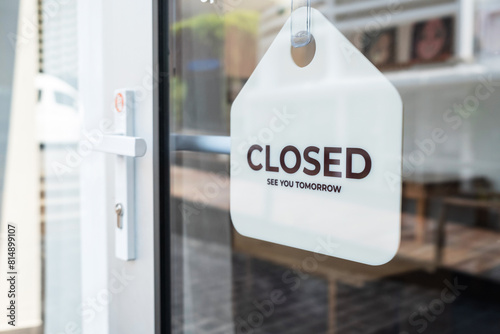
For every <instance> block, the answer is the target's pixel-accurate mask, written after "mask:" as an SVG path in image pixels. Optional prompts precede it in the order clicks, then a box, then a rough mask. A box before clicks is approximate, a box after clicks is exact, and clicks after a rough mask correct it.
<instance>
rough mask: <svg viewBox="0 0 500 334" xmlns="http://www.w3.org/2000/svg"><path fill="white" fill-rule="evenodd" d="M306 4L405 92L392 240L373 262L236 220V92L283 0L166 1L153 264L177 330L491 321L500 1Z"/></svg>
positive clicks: (499, 165) (444, 328)
mask: <svg viewBox="0 0 500 334" xmlns="http://www.w3.org/2000/svg"><path fill="white" fill-rule="evenodd" d="M312 6H313V7H315V8H316V9H318V10H319V11H320V12H321V13H322V14H323V15H324V16H325V17H327V18H328V20H330V21H331V22H332V23H333V24H334V25H335V26H336V27H337V28H338V29H339V30H340V31H341V32H342V33H343V34H344V35H345V36H346V37H347V38H348V39H349V40H350V41H351V43H353V44H354V45H355V46H356V47H357V48H358V49H359V50H360V51H361V52H362V53H363V54H364V55H365V56H366V57H367V58H368V59H369V60H370V61H371V62H372V63H373V64H374V65H375V66H377V68H378V69H380V71H382V73H384V75H385V76H386V77H387V78H388V79H389V80H390V81H391V82H392V84H393V85H394V86H395V87H396V88H397V90H398V91H399V93H400V95H401V97H402V99H403V104H404V125H403V128H404V136H403V137H404V139H403V154H402V159H401V160H402V166H403V169H402V179H403V183H402V187H403V191H402V192H403V194H402V208H401V210H402V212H401V214H402V220H401V242H400V247H399V250H398V252H397V254H396V256H395V257H394V259H393V260H391V261H390V262H389V263H387V264H385V265H382V266H369V265H364V264H359V263H354V262H350V261H346V260H341V259H338V258H334V257H326V256H322V255H319V254H316V253H312V252H307V251H303V250H299V249H295V248H291V247H286V246H283V245H278V244H274V243H269V242H264V241H259V240H256V239H252V238H247V237H244V236H242V235H240V234H239V233H238V232H236V230H235V229H234V227H233V224H232V222H231V219H230V214H229V210H230V202H229V186H230V173H231V167H230V138H229V135H230V117H231V114H230V110H231V105H232V103H233V101H234V100H235V98H236V96H237V95H238V93H239V92H240V90H241V89H242V87H243V86H244V85H245V83H246V82H247V80H248V79H249V77H250V76H251V74H252V72H253V71H254V69H255V67H256V66H257V64H258V63H259V61H260V59H261V58H262V57H263V55H264V54H265V53H266V51H267V50H268V48H269V46H270V45H271V43H272V41H273V40H274V38H275V37H276V35H277V34H278V32H279V31H280V29H281V27H282V26H283V24H284V23H285V21H286V20H287V19H288V17H289V15H290V7H291V6H290V0H284V1H283V0H258V1H245V0H216V1H208V0H207V1H204V0H189V1H187V0H186V1H184V0H182V1H181V0H176V1H170V2H168V4H167V1H163V2H161V4H160V11H159V13H160V20H159V21H160V34H159V35H160V45H159V46H160V48H159V53H160V69H161V70H160V71H161V72H162V73H165V72H167V71H168V73H169V76H168V81H164V82H163V83H162V84H161V85H160V111H166V110H168V115H167V113H166V112H160V124H161V129H160V140H161V143H162V144H160V145H164V146H163V148H160V150H161V153H160V155H161V157H160V166H161V169H160V170H161V172H160V174H161V176H160V178H161V180H162V181H161V185H162V187H163V190H160V196H161V200H162V204H163V207H162V209H161V212H162V214H161V219H162V220H161V224H162V225H163V226H164V228H165V230H164V233H165V236H167V235H169V236H170V237H169V240H170V243H166V242H164V243H163V247H164V248H163V253H162V254H163V255H164V256H168V258H166V257H164V258H162V259H161V262H162V263H161V265H160V267H161V268H162V272H163V282H169V284H170V290H169V292H170V295H168V292H166V291H164V293H165V295H163V299H162V301H163V303H165V304H163V305H164V306H166V307H165V308H164V309H163V310H162V312H163V314H164V315H165V316H166V317H167V318H169V317H170V319H171V329H172V332H173V333H207V334H208V333H273V334H275V333H391V334H402V333H423V332H425V333H440V334H441V333H498V332H499V331H500V318H499V317H498V314H499V312H500V225H499V222H500V177H499V175H500V154H499V153H498V145H499V144H500V134H499V131H498V127H499V125H500V110H499V106H500V58H499V55H500V43H499V41H500V39H498V37H497V36H496V35H495V33H494V31H496V30H498V28H499V27H500V26H499V22H500V4H499V3H498V2H496V1H465V0H464V1H460V0H445V1H435V2H432V3H430V2H426V1H356V2H353V1H344V0H324V1H321V0H318V1H312ZM495 27H496V28H495ZM495 29H496V30H495ZM380 130H381V131H383V129H380ZM395 173H398V171H396V172H395ZM399 173H401V172H399ZM167 208H168V209H167ZM167 223H168V224H167ZM165 226H167V227H165ZM325 247H329V245H325ZM169 270H170V274H169ZM168 310H170V311H171V312H170V314H168V312H167V311H168Z"/></svg>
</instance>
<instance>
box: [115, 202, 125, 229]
mask: <svg viewBox="0 0 500 334" xmlns="http://www.w3.org/2000/svg"><path fill="white" fill-rule="evenodd" d="M115 212H116V227H118V228H119V229H121V228H123V225H122V216H123V205H121V204H120V203H118V204H116V205H115Z"/></svg>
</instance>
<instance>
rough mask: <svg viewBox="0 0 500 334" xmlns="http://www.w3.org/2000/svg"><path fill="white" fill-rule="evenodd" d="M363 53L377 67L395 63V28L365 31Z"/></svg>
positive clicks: (385, 66) (389, 65)
mask: <svg viewBox="0 0 500 334" xmlns="http://www.w3.org/2000/svg"><path fill="white" fill-rule="evenodd" d="M362 45H363V49H362V51H363V53H364V55H365V56H366V58H368V59H369V60H370V61H371V62H372V63H373V64H374V65H375V66H377V67H378V68H387V67H391V66H394V65H395V63H396V28H390V29H385V30H379V31H371V32H366V33H365V34H364V36H363V43H362Z"/></svg>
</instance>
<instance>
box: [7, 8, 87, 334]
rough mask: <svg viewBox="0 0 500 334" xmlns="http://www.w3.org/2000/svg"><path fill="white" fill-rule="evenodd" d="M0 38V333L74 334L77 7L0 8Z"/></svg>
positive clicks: (77, 321) (77, 326) (77, 322)
mask: <svg viewBox="0 0 500 334" xmlns="http://www.w3.org/2000/svg"><path fill="white" fill-rule="evenodd" d="M0 36H1V37H2V38H1V39H0V248H1V250H0V269H1V271H2V283H1V284H0V287H1V293H0V304H1V305H2V310H3V311H2V320H1V321H0V333H14V332H15V333H18V332H19V333H69V332H74V333H76V332H81V312H82V307H83V309H85V307H86V306H85V305H82V302H81V288H80V286H81V282H80V281H81V277H80V219H79V217H80V177H79V174H80V173H79V161H77V160H75V159H78V158H79V156H78V154H77V153H76V152H77V151H78V149H79V147H78V141H79V137H80V131H81V129H80V125H81V110H79V107H78V98H77V95H78V94H77V87H76V82H77V58H76V55H77V47H76V44H77V36H76V0H67V1H63V2H57V1H50V0H49V1H45V0H43V1H42V0H39V1H10V0H0ZM7 279H9V283H8V284H6V280H7Z"/></svg>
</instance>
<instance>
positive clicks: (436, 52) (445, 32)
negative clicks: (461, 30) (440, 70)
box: [411, 17, 455, 63]
mask: <svg viewBox="0 0 500 334" xmlns="http://www.w3.org/2000/svg"><path fill="white" fill-rule="evenodd" d="M454 27H455V25H454V19H453V17H443V18H436V19H430V20H427V21H420V22H417V23H415V24H414V25H413V32H412V44H411V48H412V50H411V62H412V63H429V62H443V61H446V60H448V59H449V58H451V57H452V56H453V52H454V39H455V36H454Z"/></svg>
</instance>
